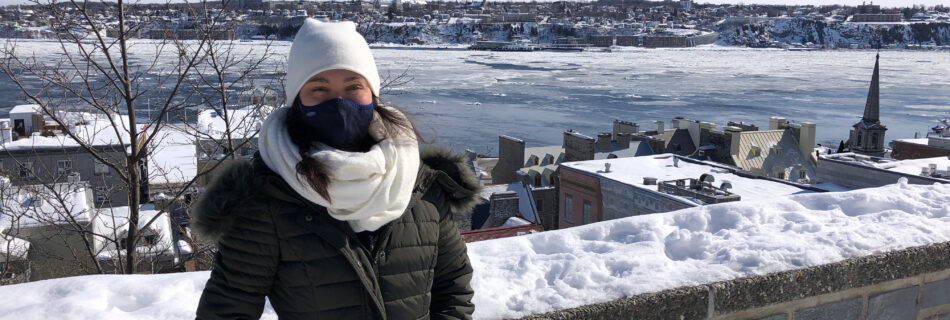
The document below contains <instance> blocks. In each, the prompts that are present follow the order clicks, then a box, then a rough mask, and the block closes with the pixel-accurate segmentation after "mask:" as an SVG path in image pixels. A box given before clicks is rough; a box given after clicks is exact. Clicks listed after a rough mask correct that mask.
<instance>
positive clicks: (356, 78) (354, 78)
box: [343, 76, 360, 82]
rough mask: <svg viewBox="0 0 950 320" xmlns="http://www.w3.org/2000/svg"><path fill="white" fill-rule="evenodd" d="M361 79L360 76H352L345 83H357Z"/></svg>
mask: <svg viewBox="0 0 950 320" xmlns="http://www.w3.org/2000/svg"><path fill="white" fill-rule="evenodd" d="M359 79H360V77H359V76H352V77H349V78H346V80H343V82H350V81H355V80H359Z"/></svg>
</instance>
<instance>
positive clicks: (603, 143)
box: [597, 133, 610, 151]
mask: <svg viewBox="0 0 950 320" xmlns="http://www.w3.org/2000/svg"><path fill="white" fill-rule="evenodd" d="M597 149H600V151H607V150H610V133H601V134H598V135H597Z"/></svg>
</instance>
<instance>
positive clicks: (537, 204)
mask: <svg viewBox="0 0 950 320" xmlns="http://www.w3.org/2000/svg"><path fill="white" fill-rule="evenodd" d="M543 204H544V202H542V201H541V199H537V200H535V201H534V205H535V208H537V209H538V211H541V208H544V206H543Z"/></svg>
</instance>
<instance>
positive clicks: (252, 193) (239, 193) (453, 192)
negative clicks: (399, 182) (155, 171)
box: [190, 146, 481, 241]
mask: <svg viewBox="0 0 950 320" xmlns="http://www.w3.org/2000/svg"><path fill="white" fill-rule="evenodd" d="M419 156H420V158H421V164H420V168H419V178H418V179H417V181H416V189H417V190H427V189H429V188H430V187H431V186H433V185H434V184H438V185H439V187H441V190H442V191H443V192H444V198H445V199H446V201H447V202H448V205H449V210H450V211H451V212H450V213H451V214H453V215H457V214H465V213H470V212H471V211H472V209H473V208H474V207H475V205H477V204H478V203H479V202H480V201H481V200H480V199H479V192H480V191H481V186H479V184H478V178H476V177H475V173H474V172H472V169H471V167H469V164H468V159H467V158H466V157H465V155H463V154H458V153H456V152H454V151H452V149H450V148H448V147H443V146H426V147H423V148H420V150H419ZM261 197H265V198H270V199H269V200H280V201H285V202H291V203H301V202H304V201H306V200H303V198H301V197H300V196H299V195H297V194H296V193H295V192H294V191H293V190H292V189H291V188H290V187H289V186H288V185H287V184H286V182H284V181H283V179H282V178H281V177H280V176H278V175H277V174H276V173H274V172H273V171H271V170H270V169H269V168H267V165H265V164H264V163H263V161H261V159H260V156H259V155H255V157H254V160H252V161H247V160H236V161H232V162H229V163H226V164H223V165H222V167H221V168H218V169H216V176H215V177H214V179H213V180H212V182H211V183H210V184H209V185H208V187H207V188H206V189H205V191H204V192H203V193H202V194H201V196H199V197H198V201H197V203H195V205H194V206H193V207H192V210H191V224H190V225H191V228H192V229H193V230H194V231H195V232H196V233H197V234H199V235H200V236H201V237H203V238H205V239H210V240H213V241H216V240H217V239H218V238H220V237H221V234H223V233H224V232H226V231H228V230H230V229H231V224H232V222H233V221H234V216H232V215H230V213H231V211H232V210H233V209H234V208H237V207H240V206H242V205H244V203H245V201H254V200H252V199H256V200H263V199H261Z"/></svg>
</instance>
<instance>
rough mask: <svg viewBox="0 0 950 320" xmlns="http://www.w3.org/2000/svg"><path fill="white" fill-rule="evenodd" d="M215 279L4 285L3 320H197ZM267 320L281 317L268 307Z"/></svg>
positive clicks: (179, 276) (197, 275) (177, 276)
mask: <svg viewBox="0 0 950 320" xmlns="http://www.w3.org/2000/svg"><path fill="white" fill-rule="evenodd" d="M209 274H210V272H208V271H204V272H185V273H172V274H160V275H123V276H110V275H95V276H84V277H70V278H62V279H56V280H47V281H38V282H32V283H28V284H20V285H12V286H3V287H0V291H2V292H3V296H4V297H6V298H5V301H4V303H2V304H0V319H10V320H33V319H36V320H39V319H102V320H129V319H139V320H146V319H169V320H171V319H194V318H195V308H197V306H198V298H199V297H200V295H201V290H203V289H204V285H205V281H207V280H208V276H209ZM13 297H15V298H13ZM261 319H277V316H276V314H274V311H273V309H271V308H270V307H269V306H268V308H267V309H266V310H265V311H264V316H262V317H261Z"/></svg>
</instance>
